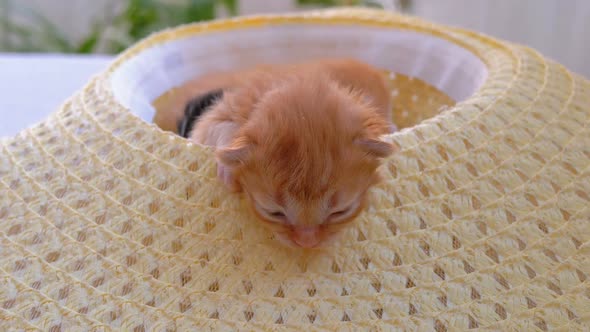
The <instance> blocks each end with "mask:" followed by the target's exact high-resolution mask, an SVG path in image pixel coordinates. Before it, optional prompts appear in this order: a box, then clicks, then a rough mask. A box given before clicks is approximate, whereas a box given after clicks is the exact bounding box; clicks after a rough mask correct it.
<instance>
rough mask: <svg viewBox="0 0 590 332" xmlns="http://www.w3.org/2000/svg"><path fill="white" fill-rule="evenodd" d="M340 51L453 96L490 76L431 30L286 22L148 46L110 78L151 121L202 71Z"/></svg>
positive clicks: (124, 99) (121, 98)
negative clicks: (162, 101)
mask: <svg viewBox="0 0 590 332" xmlns="http://www.w3.org/2000/svg"><path fill="white" fill-rule="evenodd" d="M338 56H346V57H354V58H357V59H359V60H362V61H365V62H367V63H369V64H372V65H374V66H377V67H379V68H382V69H387V70H390V71H393V72H396V73H401V74H404V75H408V76H411V77H417V78H420V79H422V80H424V81H426V82H427V83H429V84H430V85H432V86H434V87H436V88H438V89H439V90H441V91H443V92H445V93H446V94H447V95H449V96H450V97H451V98H453V99H454V100H455V101H462V100H465V99H466V98H468V97H469V96H471V95H472V94H473V93H474V92H475V91H476V90H477V89H478V88H479V87H480V86H481V85H482V84H483V82H484V81H485V80H486V78H487V75H488V71H487V67H486V65H485V64H484V63H483V62H482V61H481V60H480V59H479V58H478V57H477V56H475V55H474V54H473V53H471V52H469V51H467V50H466V49H464V48H462V47H460V46H458V45H456V44H453V43H451V42H449V41H447V40H444V39H441V38H438V37H434V36H432V35H427V34H423V33H417V32H413V31H406V30H396V29H391V28H384V27H366V26H358V25H320V24H317V25H312V24H288V25H269V26H263V27H255V28H243V29H239V30H232V31H229V32H215V33H207V34H201V35H194V36H190V37H187V38H182V39H177V40H173V41H170V42H166V43H163V44H159V45H156V46H153V47H151V48H148V49H146V50H144V51H142V52H140V53H139V54H138V55H136V56H134V57H133V58H131V59H129V60H128V61H126V62H125V63H123V64H122V65H121V66H120V67H119V68H117V69H116V70H115V71H114V73H113V75H112V77H111V84H112V88H113V92H114V95H115V98H116V99H117V101H118V102H119V103H120V104H121V105H123V106H124V107H126V108H128V109H130V110H131V111H132V112H133V113H134V114H136V115H137V116H139V117H140V118H141V119H143V120H145V121H148V122H151V121H152V118H153V115H154V113H155V109H154V107H153V106H152V105H151V103H152V102H153V101H154V100H155V99H156V98H158V97H159V96H161V95H162V94H163V93H165V92H166V91H168V90H170V89H171V88H173V87H175V86H179V85H181V84H182V83H184V82H186V81H188V80H190V79H193V78H195V77H197V76H199V75H203V74H205V73H207V72H211V71H219V70H228V69H239V68H245V67H249V66H252V65H255V64H257V63H282V62H292V61H301V60H307V59H312V58H318V57H338Z"/></svg>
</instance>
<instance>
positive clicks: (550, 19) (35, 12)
mask: <svg viewBox="0 0 590 332" xmlns="http://www.w3.org/2000/svg"><path fill="white" fill-rule="evenodd" d="M339 5H361V6H376V7H385V8H386V9H388V10H397V11H402V12H405V13H408V14H411V15H416V16H420V17H423V18H426V19H429V20H432V21H435V22H440V23H443V24H449V25H453V26H460V27H465V28H469V29H473V30H476V31H479V32H482V33H485V34H490V35H493V36H495V37H499V38H503V39H507V40H511V41H514V42H518V43H522V44H526V45H529V46H531V47H533V48H535V49H537V50H539V51H541V52H542V53H543V54H544V55H546V56H548V57H550V58H553V59H555V60H557V61H559V62H561V63H563V64H564V65H566V66H567V67H569V68H570V69H572V70H574V71H576V72H578V73H581V74H583V75H585V76H587V77H590V61H587V59H590V36H589V34H588V32H589V31H590V1H589V0H382V1H362V0H356V1H355V0H68V1H56V0H0V52H54V53H55V52H57V53H78V54H79V53H83V54H85V53H103V54H115V53H117V52H119V51H121V50H123V49H125V48H126V47H128V46H129V45H131V44H133V43H134V42H135V41H137V40H138V39H140V38H142V37H144V36H146V35H147V34H149V33H151V32H153V31H157V30H160V29H162V28H164V27H167V26H174V25H178V24H182V23H187V22H196V21H203V20H209V19H213V18H217V17H227V16H235V15H248V14H256V13H276V12H285V11H294V10H306V9H310V8H318V7H328V6H339Z"/></svg>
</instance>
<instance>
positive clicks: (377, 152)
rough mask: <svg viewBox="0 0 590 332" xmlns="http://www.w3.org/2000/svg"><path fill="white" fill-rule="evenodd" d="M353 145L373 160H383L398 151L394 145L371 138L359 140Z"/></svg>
mask: <svg viewBox="0 0 590 332" xmlns="http://www.w3.org/2000/svg"><path fill="white" fill-rule="evenodd" d="M355 143H356V144H357V145H358V146H360V147H361V149H363V150H364V151H365V152H367V153H368V154H370V155H371V156H373V157H375V158H385V157H388V156H390V155H391V154H393V153H395V152H397V151H398V150H399V147H398V146H397V145H396V144H392V143H387V142H384V141H381V140H379V139H373V138H359V139H357V140H356V141H355Z"/></svg>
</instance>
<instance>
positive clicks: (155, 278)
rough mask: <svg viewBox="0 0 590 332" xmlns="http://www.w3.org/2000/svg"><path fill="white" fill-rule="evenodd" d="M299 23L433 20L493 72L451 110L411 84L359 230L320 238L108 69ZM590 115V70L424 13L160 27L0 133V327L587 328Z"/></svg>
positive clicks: (402, 24)
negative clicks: (272, 218) (198, 39)
mask: <svg viewBox="0 0 590 332" xmlns="http://www.w3.org/2000/svg"><path fill="white" fill-rule="evenodd" d="M286 22H303V23H306V22H314V23H321V24H333V23H338V22H340V23H342V22H345V23H351V24H359V25H364V26H387V27H393V28H397V29H409V30H412V31H419V32H423V33H426V34H430V35H434V36H437V37H439V38H443V39H446V40H449V41H451V42H453V43H456V44H459V45H461V46H462V47H464V48H466V49H468V50H470V51H471V52H473V53H474V54H475V55H476V56H477V57H479V58H481V60H482V61H483V62H484V63H485V65H486V66H487V68H488V71H489V73H488V77H487V79H486V81H485V83H484V84H483V86H482V87H481V88H480V89H478V91H477V92H476V93H475V94H474V95H473V96H471V97H470V98H468V99H467V100H464V101H462V102H460V103H458V104H456V105H449V106H450V107H448V108H447V109H446V110H445V111H444V112H441V113H440V114H436V110H438V107H439V106H441V105H443V104H448V102H449V99H448V98H447V97H445V96H443V95H441V94H440V93H439V92H437V91H436V90H435V89H434V88H432V87H428V86H426V85H424V84H422V83H419V82H418V83H416V84H417V85H412V84H414V83H411V82H412V80H410V79H407V78H404V79H401V80H402V81H404V82H406V83H408V82H410V83H408V84H406V85H404V84H402V83H400V82H398V87H399V89H400V90H399V91H398V92H400V95H399V101H400V102H401V101H404V100H405V103H406V104H407V105H406V108H405V111H408V113H406V115H404V114H403V112H401V113H400V112H399V111H396V117H397V119H398V120H400V121H406V123H405V124H404V125H403V126H402V127H406V128H405V129H404V130H402V131H400V132H398V133H395V134H393V135H392V137H391V139H393V140H395V141H396V142H397V143H398V144H399V145H400V146H401V147H402V151H401V152H400V153H399V154H397V155H395V156H393V157H392V158H390V159H389V160H387V161H386V162H385V165H384V167H383V171H384V173H385V174H386V179H385V181H384V182H383V183H382V184H380V185H379V186H378V187H376V188H374V189H373V190H372V191H371V198H370V201H371V204H370V206H369V208H368V209H367V211H366V212H365V213H363V214H362V215H361V216H360V217H359V219H358V221H357V222H356V223H355V224H354V226H353V227H351V228H350V229H348V230H346V231H345V232H344V234H343V235H342V238H341V240H340V241H338V242H336V243H335V244H334V245H333V246H330V247H328V248H324V249H319V250H315V251H312V252H307V251H302V250H297V249H289V248H285V247H283V246H281V245H280V244H277V243H276V241H273V240H272V239H271V238H270V235H269V233H268V232H267V231H265V230H263V229H262V228H261V227H260V226H259V225H258V224H257V223H256V221H255V220H254V219H253V217H252V216H251V215H250V213H249V212H248V211H247V209H246V208H245V207H246V204H245V202H244V201H243V198H242V197H240V196H239V195H228V194H227V192H226V191H225V189H224V188H223V187H221V186H220V185H218V183H217V181H216V178H215V164H214V162H213V158H212V153H211V150H210V149H206V148H203V147H199V146H195V145H190V144H187V142H186V141H185V140H183V139H181V138H178V137H175V136H174V135H173V134H170V133H165V132H162V131H160V130H159V129H157V128H156V127H155V126H154V125H151V124H148V123H146V122H144V121H142V120H140V119H139V118H137V117H136V116H134V115H132V114H131V113H130V112H129V111H128V110H126V109H124V108H123V107H122V106H121V105H119V104H118V103H117V102H116V101H115V99H114V97H113V94H112V91H111V87H110V84H109V77H110V75H111V74H112V72H113V71H114V70H115V69H116V68H117V67H118V66H120V65H121V63H124V62H125V61H127V60H128V59H129V58H130V57H132V56H133V55H134V54H137V53H138V52H142V50H144V49H145V48H146V47H150V46H152V45H156V44H159V43H163V42H166V41H168V40H173V39H176V38H180V37H182V36H187V35H191V34H203V33H208V32H209V31H226V32H227V33H231V30H232V29H240V27H245V26H256V25H260V24H277V25H280V24H284V23H286ZM403 86H406V88H405V90H404V87H403ZM420 86H421V88H419V89H420V90H419V97H418V98H410V97H409V95H407V94H408V93H412V94H416V93H417V92H416V89H418V88H416V87H420ZM408 87H409V88H408ZM403 91H406V92H403ZM429 97H431V98H430V99H428V98H429ZM416 100H417V101H419V102H416ZM413 103H416V105H415V106H412V105H413ZM398 105H399V103H398ZM424 105H430V106H428V107H422V106H424ZM15 111H18V110H15ZM435 115H436V116H435ZM404 117H406V118H407V120H403V118H404ZM425 118H426V119H425ZM422 120H423V121H422ZM417 121H421V122H420V123H418V124H416V122H417ZM413 124H415V126H411V125H413ZM589 124H590V83H589V82H588V81H587V80H585V79H583V78H582V77H580V76H577V75H576V74H573V73H571V72H569V71H567V70H566V69H565V68H564V67H562V66H560V65H559V64H557V63H554V62H552V61H550V60H547V59H545V58H544V57H542V56H541V55H539V54H538V53H536V52H534V51H532V50H530V49H527V48H525V47H522V46H519V45H513V44H509V43H505V42H502V41H498V40H493V39H491V38H488V37H485V36H481V35H478V34H475V33H472V32H469V31H463V30H459V29H453V28H447V27H441V26H437V25H433V24H431V23H428V22H423V21H420V20H418V19H415V18H410V17H404V16H398V15H395V14H391V13H385V12H380V11H372V10H360V9H359V10H355V9H340V10H330V11H319V12H313V13H305V14H292V15H276V16H264V17H251V18H238V19H234V20H229V21H218V22H211V23H207V24H198V25H190V26H186V27H181V28H179V29H175V30H170V31H165V32H163V33H161V34H157V35H155V36H152V37H150V38H148V39H147V40H145V41H143V42H141V43H140V44H138V45H137V46H135V47H133V48H131V49H130V50H128V51H127V52H125V53H124V54H122V55H121V56H120V57H119V59H118V60H116V61H115V62H114V64H113V65H112V66H111V67H110V68H109V69H108V70H107V71H106V72H104V73H102V74H100V75H98V76H97V77H96V78H95V79H93V80H92V81H91V82H90V83H89V84H88V85H87V86H85V87H84V88H83V89H82V90H81V91H80V92H79V93H77V94H75V95H74V96H73V97H72V98H70V99H69V100H67V102H65V103H64V105H63V107H62V108H61V109H60V110H58V111H57V112H56V113H54V114H53V115H52V116H50V117H49V118H48V119H47V120H46V121H44V122H42V123H40V124H38V125H35V126H34V127H32V128H29V129H27V130H24V131H23V132H21V133H20V134H18V135H17V136H16V137H12V138H6V139H3V140H2V141H1V144H0V149H1V151H2V152H1V154H0V223H1V224H0V235H1V236H0V330H2V331H9V330H43V331H52V332H56V331H81V330H92V331H109V330H114V331H136V332H138V331H187V330H198V331H205V330H206V331H209V330H227V331H238V330H240V331H249V330H269V331H304V330H305V331H331V330H338V331H394V330H417V331H437V332H443V331H455V330H467V329H474V330H477V329H480V330H500V331H556V330H560V331H584V330H585V331H588V329H589V326H590V281H589V280H588V278H589V277H590V170H589V168H588V167H589V166H590V129H589V128H588V125H589Z"/></svg>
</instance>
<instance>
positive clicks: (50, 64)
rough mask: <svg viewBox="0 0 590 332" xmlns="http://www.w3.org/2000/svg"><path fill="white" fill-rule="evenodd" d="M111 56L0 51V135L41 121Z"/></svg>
mask: <svg viewBox="0 0 590 332" xmlns="http://www.w3.org/2000/svg"><path fill="white" fill-rule="evenodd" d="M111 60H112V57H111V56H103V55H90V56H85V55H62V54H11V53H0V137H3V136H12V135H15V134H16V133H18V132H19V131H20V130H22V129H24V128H26V127H29V126H31V125H33V124H35V123H37V122H40V121H43V119H45V117H47V115H49V114H50V113H52V112H54V111H55V110H57V108H58V107H59V106H60V105H61V104H62V103H63V102H64V101H65V100H66V99H67V98H68V97H70V96H71V95H72V94H73V93H75V92H76V91H78V90H79V89H81V88H82V87H83V86H84V84H85V83H86V82H88V80H89V79H90V78H91V77H92V76H93V75H95V74H97V73H100V72H101V71H102V70H103V69H104V68H106V66H107V65H108V64H109V63H110V61H111Z"/></svg>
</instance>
